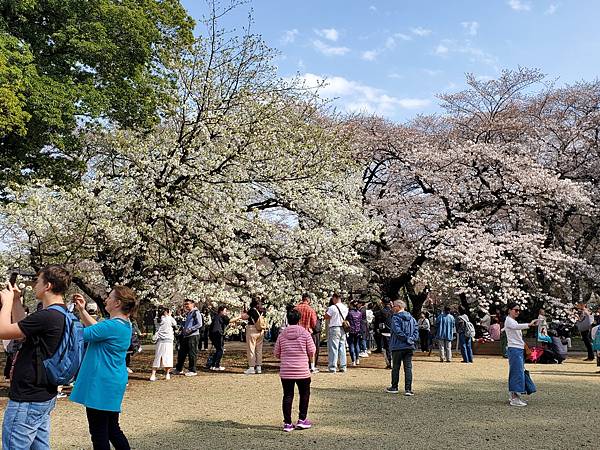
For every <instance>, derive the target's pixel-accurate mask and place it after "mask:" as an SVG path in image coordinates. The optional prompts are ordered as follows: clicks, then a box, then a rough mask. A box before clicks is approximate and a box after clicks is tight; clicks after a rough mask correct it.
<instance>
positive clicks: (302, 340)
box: [274, 309, 315, 431]
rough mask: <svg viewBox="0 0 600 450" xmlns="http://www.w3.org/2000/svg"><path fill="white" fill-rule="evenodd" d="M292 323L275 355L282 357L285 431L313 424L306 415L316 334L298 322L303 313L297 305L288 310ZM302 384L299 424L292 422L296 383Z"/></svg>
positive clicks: (308, 426) (289, 322)
mask: <svg viewBox="0 0 600 450" xmlns="http://www.w3.org/2000/svg"><path fill="white" fill-rule="evenodd" d="M287 321H288V324H289V326H288V327H286V328H285V329H284V330H283V331H282V332H281V333H280V334H279V337H278V338H277V343H276V344H275V351H274V354H275V357H276V358H279V359H280V360H281V365H280V369H279V376H280V377H281V385H282V386H283V402H282V409H283V431H292V430H294V429H300V430H305V429H307V428H310V427H311V426H312V423H311V421H310V420H308V419H307V418H306V415H307V413H308V402H309V400H310V370H309V362H310V361H311V359H312V356H313V355H314V353H315V344H314V342H313V340H312V336H311V335H310V333H309V332H308V331H306V330H305V329H304V328H303V327H301V326H299V325H298V322H300V313H299V312H298V311H297V310H295V309H293V310H291V311H290V312H288V314H287ZM296 384H297V385H298V392H299V393H300V414H299V416H298V422H297V423H296V425H293V424H292V403H293V402H294V385H296Z"/></svg>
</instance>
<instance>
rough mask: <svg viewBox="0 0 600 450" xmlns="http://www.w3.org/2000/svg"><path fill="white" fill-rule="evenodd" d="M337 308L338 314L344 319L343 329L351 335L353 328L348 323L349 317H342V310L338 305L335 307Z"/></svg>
mask: <svg viewBox="0 0 600 450" xmlns="http://www.w3.org/2000/svg"><path fill="white" fill-rule="evenodd" d="M335 307H336V308H337V310H338V312H339V313H340V317H341V318H342V328H343V329H344V331H345V332H346V333H349V332H350V330H351V328H352V327H351V326H350V322H348V321H347V320H346V317H347V316H346V317H344V316H343V315H342V311H341V310H340V307H339V306H338V305H337V304H336V305H335Z"/></svg>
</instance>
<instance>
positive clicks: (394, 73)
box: [388, 72, 404, 80]
mask: <svg viewBox="0 0 600 450" xmlns="http://www.w3.org/2000/svg"><path fill="white" fill-rule="evenodd" d="M388 78H393V79H395V80H401V79H403V78H404V75H402V74H399V73H398V72H392V73H390V74H389V75H388Z"/></svg>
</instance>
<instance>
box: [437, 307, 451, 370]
mask: <svg viewBox="0 0 600 450" xmlns="http://www.w3.org/2000/svg"><path fill="white" fill-rule="evenodd" d="M435 324H436V328H437V332H436V336H435V337H436V339H437V341H438V346H439V348H440V361H441V362H452V338H453V337H454V329H455V321H454V317H453V316H452V314H450V307H449V306H446V307H444V312H443V313H442V314H440V315H439V316H438V318H437V320H436V322H435Z"/></svg>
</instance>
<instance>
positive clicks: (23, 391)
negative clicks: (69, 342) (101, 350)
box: [0, 266, 129, 450]
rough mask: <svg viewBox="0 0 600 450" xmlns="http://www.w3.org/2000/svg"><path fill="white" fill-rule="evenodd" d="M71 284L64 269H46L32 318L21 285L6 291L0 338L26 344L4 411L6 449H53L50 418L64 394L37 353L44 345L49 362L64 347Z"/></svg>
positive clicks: (14, 369)
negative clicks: (38, 304) (58, 397)
mask: <svg viewBox="0 0 600 450" xmlns="http://www.w3.org/2000/svg"><path fill="white" fill-rule="evenodd" d="M70 285H71V275H70V274H69V272H68V271H67V270H65V268H64V267H62V266H47V267H44V268H43V269H41V270H40V271H39V272H38V274H37V278H36V281H35V285H34V286H33V292H34V294H35V298H36V299H38V300H41V304H42V308H41V309H39V310H37V311H36V312H34V313H33V314H30V315H29V316H26V314H25V310H24V308H23V304H22V303H21V300H20V291H19V289H18V287H17V286H11V285H10V284H8V285H6V286H5V288H4V289H3V290H2V291H1V292H0V300H1V303H2V308H1V310H0V339H18V340H23V344H22V346H21V348H20V349H19V351H18V352H17V353H16V355H15V357H14V360H13V365H12V370H11V376H10V387H9V391H8V398H9V400H8V404H7V405H6V409H5V410H4V420H3V423H2V448H3V449H5V450H21V449H29V448H33V449H42V450H43V449H50V414H51V413H52V411H53V410H54V407H55V406H56V395H57V392H58V391H57V386H54V385H53V384H51V383H50V382H49V381H48V380H47V377H46V373H45V371H43V370H41V371H39V370H40V368H37V369H36V367H37V361H38V360H37V357H36V354H37V352H38V348H39V346H40V344H43V346H44V348H45V349H46V350H47V352H46V351H44V350H42V351H43V356H44V358H48V357H50V356H52V355H53V354H54V353H55V352H56V350H57V349H58V347H59V346H60V343H61V341H62V337H63V333H64V329H65V323H66V319H65V314H64V313H63V312H60V311H57V310H55V309H54V308H56V307H60V308H62V309H63V310H64V311H65V312H66V311H67V307H66V305H65V301H64V295H65V292H66V291H67V289H69V286H70ZM51 306H52V307H53V308H52V309H49V307H51ZM11 316H12V321H11ZM38 341H39V344H37V342H38ZM127 342H128V343H129V336H128V341H127ZM38 371H39V372H38Z"/></svg>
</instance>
